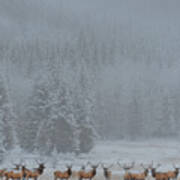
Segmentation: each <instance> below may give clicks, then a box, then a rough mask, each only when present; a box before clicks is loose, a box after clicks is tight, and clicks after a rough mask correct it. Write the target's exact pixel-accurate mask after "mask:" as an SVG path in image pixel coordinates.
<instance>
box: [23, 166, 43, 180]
mask: <svg viewBox="0 0 180 180" xmlns="http://www.w3.org/2000/svg"><path fill="white" fill-rule="evenodd" d="M44 169H45V166H44V164H43V163H42V164H39V167H38V168H36V169H35V171H30V170H28V169H27V168H25V177H26V178H27V179H29V178H32V179H34V180H37V178H38V177H39V176H40V175H42V174H43V172H44Z"/></svg>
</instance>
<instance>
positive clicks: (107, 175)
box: [101, 164, 113, 180]
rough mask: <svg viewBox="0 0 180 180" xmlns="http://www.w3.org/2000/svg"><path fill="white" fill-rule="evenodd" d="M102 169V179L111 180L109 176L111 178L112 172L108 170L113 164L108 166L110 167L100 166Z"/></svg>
mask: <svg viewBox="0 0 180 180" xmlns="http://www.w3.org/2000/svg"><path fill="white" fill-rule="evenodd" d="M101 166H102V168H103V171H104V177H105V179H106V180H110V179H111V176H112V172H111V171H110V170H109V169H110V168H112V167H113V164H112V165H110V166H108V167H107V166H105V165H104V164H102V165H101Z"/></svg>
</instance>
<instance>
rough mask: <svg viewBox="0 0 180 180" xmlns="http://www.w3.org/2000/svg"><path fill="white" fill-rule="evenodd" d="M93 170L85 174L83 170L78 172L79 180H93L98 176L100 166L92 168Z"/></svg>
mask: <svg viewBox="0 0 180 180" xmlns="http://www.w3.org/2000/svg"><path fill="white" fill-rule="evenodd" d="M91 167H92V170H91V171H89V172H85V171H84V170H83V169H82V170H80V171H79V172H78V177H79V180H82V179H92V178H93V177H94V176H95V175H96V169H97V167H98V166H91Z"/></svg>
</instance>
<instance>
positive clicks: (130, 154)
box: [1, 140, 180, 180]
mask: <svg viewBox="0 0 180 180" xmlns="http://www.w3.org/2000/svg"><path fill="white" fill-rule="evenodd" d="M179 153H180V143H178V141H172V140H153V141H148V142H127V141H114V142H110V141H108V142H98V143H97V145H96V146H95V147H94V149H93V150H92V151H91V152H90V153H88V154H81V155H79V156H75V155H74V154H59V155H58V156H57V155H55V154H54V155H52V156H50V157H45V156H41V157H39V156H37V155H36V154H31V155H27V154H25V153H22V152H21V151H20V150H15V151H13V152H11V153H8V155H7V158H6V159H5V160H4V164H3V165H1V167H5V166H6V167H12V162H19V159H22V160H23V162H24V163H25V164H26V165H27V167H29V168H31V167H36V166H37V163H36V162H35V159H39V160H41V161H46V170H45V173H44V174H43V175H42V176H41V178H40V179H47V180H50V179H52V178H53V176H52V174H53V171H54V170H58V169H60V170H65V169H66V164H72V165H73V171H77V170H79V169H80V168H81V165H83V164H86V163H87V162H88V161H90V162H91V163H92V164H96V163H99V162H103V163H105V164H107V165H110V164H114V166H113V168H112V169H111V170H112V174H113V176H112V178H113V179H120V178H122V175H123V173H124V171H123V170H122V169H121V168H120V167H119V166H118V165H117V161H119V162H120V163H122V164H123V163H126V164H128V163H131V162H132V161H135V162H136V164H137V165H136V167H135V168H134V169H133V170H132V171H133V172H141V171H143V169H142V168H140V167H139V164H140V163H144V164H149V163H151V162H152V160H153V161H154V164H156V163H161V164H162V166H161V167H160V168H159V170H162V171H166V170H170V169H173V168H172V164H173V163H174V164H176V165H177V166H180V156H179ZM88 169H90V167H87V170H88ZM73 177H74V178H76V176H74V174H73ZM102 178H103V172H102V168H101V167H99V168H98V169H97V176H96V178H95V179H102Z"/></svg>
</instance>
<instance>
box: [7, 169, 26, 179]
mask: <svg viewBox="0 0 180 180" xmlns="http://www.w3.org/2000/svg"><path fill="white" fill-rule="evenodd" d="M4 177H5V178H6V180H9V179H13V180H21V179H23V177H24V171H23V169H22V170H21V172H17V173H15V172H13V171H10V172H5V173H4Z"/></svg>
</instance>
